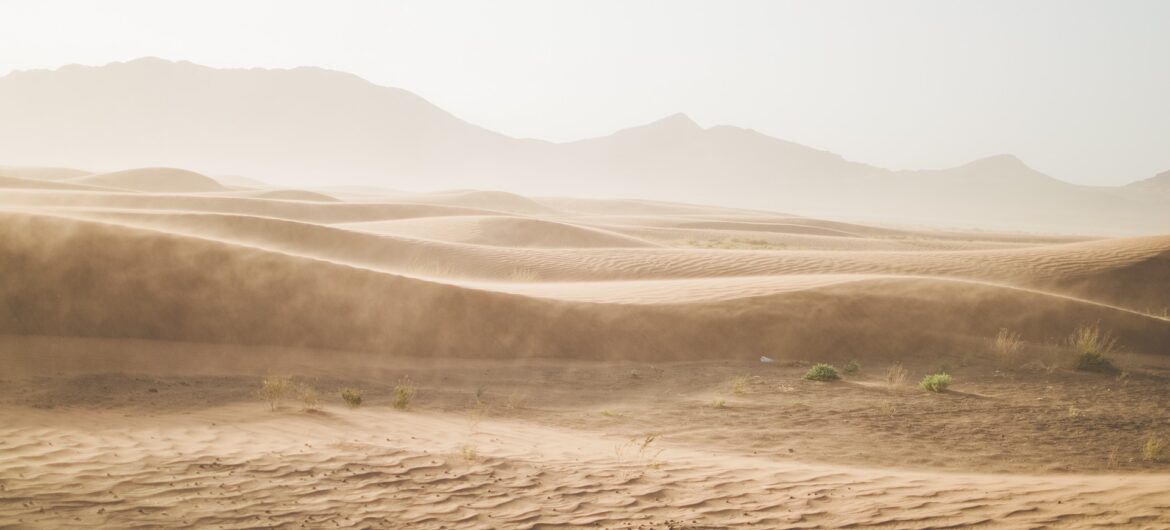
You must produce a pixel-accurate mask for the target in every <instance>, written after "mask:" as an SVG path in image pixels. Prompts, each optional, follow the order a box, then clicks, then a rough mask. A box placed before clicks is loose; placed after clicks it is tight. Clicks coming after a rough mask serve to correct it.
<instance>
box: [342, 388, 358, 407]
mask: <svg viewBox="0 0 1170 530" xmlns="http://www.w3.org/2000/svg"><path fill="white" fill-rule="evenodd" d="M341 399H344V400H345V404H346V405H349V407H350V408H357V407H360V406H361V404H362V391H361V390H358V389H356V388H343V389H341Z"/></svg>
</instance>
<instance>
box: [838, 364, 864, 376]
mask: <svg viewBox="0 0 1170 530" xmlns="http://www.w3.org/2000/svg"><path fill="white" fill-rule="evenodd" d="M860 371H861V363H859V362H857V361H849V362H847V363H845V366H843V367H842V368H841V372H842V373H844V374H845V375H853V374H856V373H857V372H860Z"/></svg>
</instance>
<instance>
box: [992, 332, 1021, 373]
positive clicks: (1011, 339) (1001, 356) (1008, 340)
mask: <svg viewBox="0 0 1170 530" xmlns="http://www.w3.org/2000/svg"><path fill="white" fill-rule="evenodd" d="M1023 347H1024V341H1022V340H1020V334H1019V333H1014V332H1011V331H1008V329H1007V328H1000V329H999V333H998V334H996V336H995V343H994V348H995V355H996V357H997V358H998V360H999V362H1000V364H1001V365H1005V366H1006V365H1008V364H1009V363H1012V362H1013V361H1015V360H1016V358H1017V356H1018V354H1019V353H1020V350H1021V349H1023Z"/></svg>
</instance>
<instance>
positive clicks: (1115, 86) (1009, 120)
mask: <svg viewBox="0 0 1170 530" xmlns="http://www.w3.org/2000/svg"><path fill="white" fill-rule="evenodd" d="M142 56H157V57H162V58H165V59H172V60H188V61H192V62H195V63H199V64H204V65H208V66H214V67H296V66H320V67H324V68H330V69H336V70H342V71H346V72H352V73H354V74H357V75H359V76H361V77H364V78H366V79H368V80H370V81H373V82H375V83H377V84H382V85H389V86H396V87H400V88H405V89H407V90H410V91H413V92H415V93H417V94H419V95H421V96H423V97H425V98H427V99H429V100H430V101H431V102H433V103H435V104H436V105H438V106H440V107H443V108H444V109H446V110H448V111H450V112H452V113H454V114H455V115H457V116H459V117H461V118H463V119H465V120H467V121H470V122H472V123H475V124H478V125H481V126H484V127H486V128H489V129H493V130H496V131H499V132H502V133H505V134H508V135H512V136H520V137H535V138H544V139H549V140H555V141H565V140H575V139H580V138H584V137H590V136H599V135H605V134H609V133H611V132H613V131H614V130H616V129H619V128H623V127H628V126H632V125H638V124H641V123H645V122H649V121H652V120H655V119H658V118H661V117H663V116H666V115H669V114H673V113H676V112H685V113H687V114H689V115H690V116H691V117H692V118H693V119H695V121H697V122H698V123H699V124H701V125H704V126H710V125H717V124H729V125H738V126H742V127H750V128H753V129H756V130H759V131H761V132H763V133H765V134H769V135H772V136H776V137H779V138H783V139H786V140H791V141H795V142H799V143H802V144H806V145H810V146H813V147H816V148H820V149H825V150H828V151H833V152H836V153H839V154H841V155H843V156H845V157H846V158H849V159H852V160H856V161H860V162H865V163H870V164H875V165H879V166H883V167H888V168H891V169H920V168H922V169H927V168H941V167H948V166H954V165H959V164H962V163H965V162H967V161H970V160H972V159H975V158H979V157H983V156H987V155H992V154H998V153H1012V154H1016V155H1018V156H1019V157H1020V158H1022V159H1023V160H1024V161H1025V162H1026V163H1028V164H1029V165H1031V166H1032V167H1034V168H1036V169H1038V170H1040V171H1043V172H1046V173H1048V174H1050V175H1052V176H1055V177H1058V178H1061V179H1064V180H1068V181H1071V182H1075V183H1081V184H1122V183H1125V182H1129V181H1132V180H1136V179H1140V178H1146V177H1149V176H1152V175H1153V174H1155V173H1158V172H1161V171H1165V170H1168V169H1170V1H1096V2H1085V1H1004V2H993V1H986V0H980V1H965V2H958V1H906V2H880V1H876V0H871V1H856V2H831V1H809V2H733V1H711V2H682V1H662V2H634V1H614V2H608V1H607V2H602V1H588V2H577V1H575V2H567V1H548V0H545V1H539V0H538V1H531V2H482V1H467V2H439V1H419V2H388V1H387V2H379V1H353V2H344V1H329V2H326V1H320V2H308V1H299V2H298V1H289V0H280V1H240V0H233V1H216V0H198V1H190V2H187V1H158V0H140V1H103V2H92V1H76V2H62V1H45V0H29V1H24V0H15V1H13V0H4V1H0V74H3V73H7V72H8V71H11V70H14V69H33V68H57V67H60V66H62V65H65V64H71V63H79V64H87V65H100V64H105V63H108V62H111V61H125V60H129V59H134V58H137V57H142Z"/></svg>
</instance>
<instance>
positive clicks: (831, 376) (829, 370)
mask: <svg viewBox="0 0 1170 530" xmlns="http://www.w3.org/2000/svg"><path fill="white" fill-rule="evenodd" d="M804 378H805V379H808V380H809V381H833V380H836V379H840V378H841V376H840V375H838V374H837V368H835V367H834V366H833V365H831V364H825V363H819V364H815V365H813V367H812V368H809V369H808V371H807V372H805V373H804Z"/></svg>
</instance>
